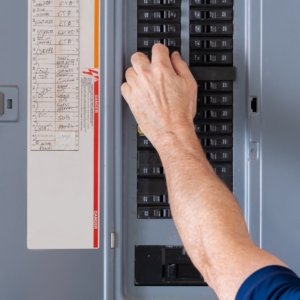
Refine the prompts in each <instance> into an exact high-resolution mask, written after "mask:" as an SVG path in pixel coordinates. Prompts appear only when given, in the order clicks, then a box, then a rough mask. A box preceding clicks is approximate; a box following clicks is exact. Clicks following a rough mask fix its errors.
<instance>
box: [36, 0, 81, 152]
mask: <svg viewBox="0 0 300 300" xmlns="http://www.w3.org/2000/svg"><path fill="white" fill-rule="evenodd" d="M79 14H80V3H79V0H73V1H61V0H53V1H40V0H33V3H32V53H31V57H32V98H31V99H32V103H31V149H32V150H78V147H79V143H78V142H79V141H78V125H79V59H80V53H79V51H80V48H79V39H80V31H79V22H80V15H79Z"/></svg>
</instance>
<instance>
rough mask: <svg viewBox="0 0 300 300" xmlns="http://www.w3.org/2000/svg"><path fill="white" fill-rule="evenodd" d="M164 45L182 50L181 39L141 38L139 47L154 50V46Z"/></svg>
mask: <svg viewBox="0 0 300 300" xmlns="http://www.w3.org/2000/svg"><path fill="white" fill-rule="evenodd" d="M159 43H160V44H163V45H165V46H166V47H174V48H180V45H181V42H180V38H165V39H164V38H163V39H158V38H139V39H138V47H139V48H150V49H151V48H152V46H153V45H154V44H159Z"/></svg>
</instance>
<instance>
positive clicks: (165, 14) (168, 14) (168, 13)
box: [138, 10, 181, 21]
mask: <svg viewBox="0 0 300 300" xmlns="http://www.w3.org/2000/svg"><path fill="white" fill-rule="evenodd" d="M180 18H181V16H180V10H162V11H157V10H156V11H154V10H139V12H138V19H139V20H149V21H152V20H180Z"/></svg>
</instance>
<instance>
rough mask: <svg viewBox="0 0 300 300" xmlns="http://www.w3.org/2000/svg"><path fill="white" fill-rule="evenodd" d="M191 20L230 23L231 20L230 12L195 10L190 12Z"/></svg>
mask: <svg viewBox="0 0 300 300" xmlns="http://www.w3.org/2000/svg"><path fill="white" fill-rule="evenodd" d="M190 17H191V20H201V21H203V20H214V21H230V20H232V19H233V11H232V10H197V9H192V10H191V12H190Z"/></svg>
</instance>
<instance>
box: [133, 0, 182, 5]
mask: <svg viewBox="0 0 300 300" xmlns="http://www.w3.org/2000/svg"><path fill="white" fill-rule="evenodd" d="M180 4H181V0H138V5H139V6H167V5H169V6H180Z"/></svg>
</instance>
